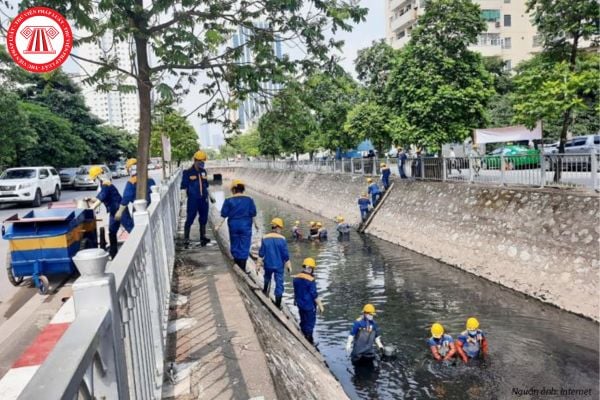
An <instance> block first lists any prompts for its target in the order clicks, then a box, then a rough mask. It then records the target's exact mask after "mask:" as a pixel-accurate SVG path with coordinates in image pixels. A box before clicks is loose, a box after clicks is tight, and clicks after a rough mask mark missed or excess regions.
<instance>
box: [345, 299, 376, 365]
mask: <svg viewBox="0 0 600 400" xmlns="http://www.w3.org/2000/svg"><path fill="white" fill-rule="evenodd" d="M374 316H375V306H373V305H372V304H366V305H365V306H364V307H363V313H362V316H360V317H359V318H358V319H357V320H356V321H354V324H353V325H352V330H351V331H350V335H349V336H348V341H347V342H346V353H348V354H350V359H351V361H352V363H353V364H360V363H369V362H373V361H375V359H376V357H377V353H376V351H375V346H377V348H378V349H379V350H380V351H383V343H382V342H381V330H380V329H379V326H378V325H377V323H376V322H375V320H374Z"/></svg>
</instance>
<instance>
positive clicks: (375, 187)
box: [369, 182, 381, 194]
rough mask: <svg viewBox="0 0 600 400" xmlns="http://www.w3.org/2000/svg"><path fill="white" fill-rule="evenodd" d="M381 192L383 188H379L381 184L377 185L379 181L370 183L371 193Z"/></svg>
mask: <svg viewBox="0 0 600 400" xmlns="http://www.w3.org/2000/svg"><path fill="white" fill-rule="evenodd" d="M380 192H381V190H379V185H377V182H373V183H371V184H370V185H369V194H377V193H380Z"/></svg>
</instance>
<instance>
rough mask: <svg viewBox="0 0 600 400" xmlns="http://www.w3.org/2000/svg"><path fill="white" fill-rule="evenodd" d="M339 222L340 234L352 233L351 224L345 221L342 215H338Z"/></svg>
mask: <svg viewBox="0 0 600 400" xmlns="http://www.w3.org/2000/svg"><path fill="white" fill-rule="evenodd" d="M367 200H368V199H367ZM337 223H338V224H337V227H336V230H337V231H338V233H339V234H340V236H348V235H350V229H351V228H350V224H348V223H347V222H344V217H343V216H341V215H340V216H339V217H337Z"/></svg>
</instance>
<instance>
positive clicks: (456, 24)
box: [388, 0, 494, 150]
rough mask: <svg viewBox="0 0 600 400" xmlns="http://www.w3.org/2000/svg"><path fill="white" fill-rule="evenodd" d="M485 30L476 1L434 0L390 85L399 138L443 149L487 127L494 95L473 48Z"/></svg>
mask: <svg viewBox="0 0 600 400" xmlns="http://www.w3.org/2000/svg"><path fill="white" fill-rule="evenodd" d="M484 28H485V23H484V22H483V20H482V19H481V17H480V10H479V7H478V6H476V5H474V4H473V3H472V2H471V1H470V0H432V1H429V2H428V3H427V6H426V8H425V14H424V15H423V16H422V17H421V18H420V20H419V24H418V25H417V27H416V28H415V29H414V31H413V35H412V37H411V40H410V42H409V43H408V45H407V46H405V47H404V48H403V49H402V51H401V53H400V57H399V60H398V61H397V62H396V64H395V67H394V70H393V71H392V74H391V77H390V81H389V83H388V95H389V99H390V103H391V104H390V106H391V107H392V109H393V111H394V112H395V113H396V114H397V115H398V116H397V117H396V119H395V120H394V121H393V126H394V130H395V131H399V132H398V140H399V141H401V142H410V143H415V144H419V145H425V146H427V147H428V148H430V149H431V150H439V149H440V148H441V145H442V144H443V143H448V142H456V141H463V140H464V139H465V138H466V137H468V136H469V135H470V134H471V130H472V129H474V128H477V127H480V126H483V125H485V124H486V106H487V102H488V101H489V99H490V97H491V96H492V95H493V94H494V89H493V82H492V78H491V75H490V74H489V72H488V71H486V69H485V67H484V64H483V60H482V58H481V56H480V55H479V54H476V53H474V52H472V51H470V50H468V46H469V45H471V44H473V43H475V42H476V40H477V35H478V34H479V33H480V32H481V31H482V30H483V29H484Z"/></svg>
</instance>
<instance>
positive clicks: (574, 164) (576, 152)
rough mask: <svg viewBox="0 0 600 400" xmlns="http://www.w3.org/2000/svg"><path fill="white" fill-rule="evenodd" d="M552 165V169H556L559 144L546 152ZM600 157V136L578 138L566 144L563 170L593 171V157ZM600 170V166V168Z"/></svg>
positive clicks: (550, 166)
mask: <svg viewBox="0 0 600 400" xmlns="http://www.w3.org/2000/svg"><path fill="white" fill-rule="evenodd" d="M544 153H545V155H546V156H547V159H549V161H550V163H549V165H548V167H549V168H550V169H554V168H556V165H557V163H558V159H557V156H556V155H557V154H558V144H556V146H552V147H550V148H548V149H547V150H546V149H545V151H544ZM598 155H600V135H586V136H576V137H574V138H572V139H569V140H567V142H566V143H565V154H564V156H563V157H562V169H563V170H574V171H577V170H581V169H584V170H587V171H589V170H590V169H591V162H592V160H591V157H598ZM599 170H600V166H599Z"/></svg>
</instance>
